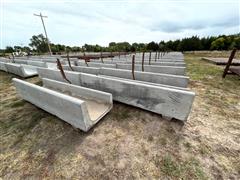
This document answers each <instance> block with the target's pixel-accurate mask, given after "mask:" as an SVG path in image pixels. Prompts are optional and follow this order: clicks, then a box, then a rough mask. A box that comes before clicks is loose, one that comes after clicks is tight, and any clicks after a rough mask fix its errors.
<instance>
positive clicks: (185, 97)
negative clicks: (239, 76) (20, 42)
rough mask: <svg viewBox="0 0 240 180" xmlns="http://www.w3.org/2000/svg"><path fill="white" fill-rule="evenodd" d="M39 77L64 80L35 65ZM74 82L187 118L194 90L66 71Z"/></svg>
mask: <svg viewBox="0 0 240 180" xmlns="http://www.w3.org/2000/svg"><path fill="white" fill-rule="evenodd" d="M38 73H39V76H40V77H41V78H50V79H55V80H60V81H65V80H64V79H63V78H62V75H61V73H60V71H58V70H50V69H44V68H38ZM65 74H66V77H67V78H68V79H69V80H70V79H72V80H74V81H71V80H70V81H71V82H72V83H73V84H77V85H80V86H83V87H88V88H92V89H96V90H100V91H104V92H108V93H111V94H112V95H113V99H114V100H116V101H119V102H122V103H125V104H129V105H132V106H136V107H139V108H142V109H145V110H148V111H152V112H155V113H158V114H162V115H163V116H168V117H171V118H176V119H179V120H182V121H185V120H187V118H188V115H189V113H190V110H191V107H192V103H193V100H194V96H195V93H193V92H190V91H184V90H178V89H173V88H167V87H159V86H154V85H149V84H143V83H138V82H133V81H128V80H124V79H112V78H108V77H101V76H96V75H90V74H85V73H76V72H71V71H66V72H65Z"/></svg>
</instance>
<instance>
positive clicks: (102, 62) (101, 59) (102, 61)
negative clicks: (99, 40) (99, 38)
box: [100, 51, 103, 63]
mask: <svg viewBox="0 0 240 180" xmlns="http://www.w3.org/2000/svg"><path fill="white" fill-rule="evenodd" d="M100 56H101V61H102V63H103V58H102V51H101V54H100Z"/></svg>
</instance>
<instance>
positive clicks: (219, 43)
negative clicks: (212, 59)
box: [210, 37, 225, 50]
mask: <svg viewBox="0 0 240 180" xmlns="http://www.w3.org/2000/svg"><path fill="white" fill-rule="evenodd" d="M224 41H225V39H224V38H223V37H220V38H218V39H216V40H215V41H213V42H212V43H211V48H210V49H211V50H224V47H225V45H224Z"/></svg>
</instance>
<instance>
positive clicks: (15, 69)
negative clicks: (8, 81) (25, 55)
mask: <svg viewBox="0 0 240 180" xmlns="http://www.w3.org/2000/svg"><path fill="white" fill-rule="evenodd" d="M5 67H6V68H7V72H9V73H12V74H15V75H18V76H21V77H24V78H27V77H31V76H35V75H37V69H36V67H34V66H30V65H25V64H15V63H5Z"/></svg>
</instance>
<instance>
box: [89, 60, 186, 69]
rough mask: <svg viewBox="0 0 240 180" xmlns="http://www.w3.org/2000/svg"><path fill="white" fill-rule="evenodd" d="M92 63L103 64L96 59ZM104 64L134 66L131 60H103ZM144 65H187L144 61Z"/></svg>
mask: <svg viewBox="0 0 240 180" xmlns="http://www.w3.org/2000/svg"><path fill="white" fill-rule="evenodd" d="M91 62H95V63H102V62H101V60H96V59H91ZM103 63H104V64H117V63H119V64H132V61H130V60H126V61H123V60H120V61H111V60H103ZM135 64H137V65H139V64H142V61H135ZM144 65H151V66H155V65H156V66H179V67H185V66H186V64H185V63H184V62H155V61H154V62H151V64H149V61H148V60H144Z"/></svg>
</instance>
